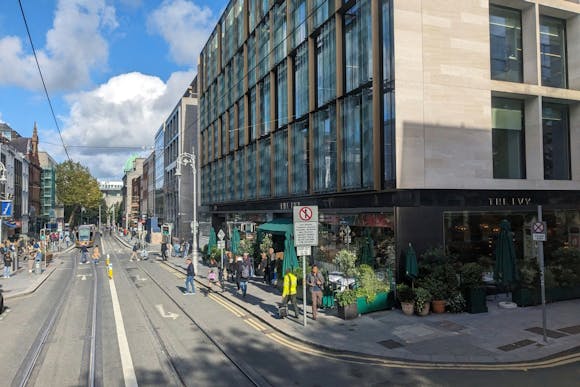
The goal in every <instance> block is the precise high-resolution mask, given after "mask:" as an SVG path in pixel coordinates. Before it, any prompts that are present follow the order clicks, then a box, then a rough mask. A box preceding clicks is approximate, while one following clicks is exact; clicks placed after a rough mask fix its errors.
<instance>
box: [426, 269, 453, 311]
mask: <svg viewBox="0 0 580 387" xmlns="http://www.w3.org/2000/svg"><path fill="white" fill-rule="evenodd" d="M421 286H422V287H423V288H425V289H427V290H428V291H429V293H431V306H432V310H433V313H444V312H445V304H446V301H445V300H446V298H447V286H446V285H445V283H444V282H443V281H440V280H438V279H437V278H435V276H434V275H431V276H428V277H427V278H426V279H425V280H424V281H422V282H421Z"/></svg>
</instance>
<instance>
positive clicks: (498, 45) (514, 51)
mask: <svg viewBox="0 0 580 387" xmlns="http://www.w3.org/2000/svg"><path fill="white" fill-rule="evenodd" d="M489 12H490V15H489V31H490V43H491V79H496V80H500V81H510V82H522V80H523V61H522V21H521V13H520V11H518V10H515V9H510V8H502V7H497V6H493V5H491V6H490V7H489Z"/></svg>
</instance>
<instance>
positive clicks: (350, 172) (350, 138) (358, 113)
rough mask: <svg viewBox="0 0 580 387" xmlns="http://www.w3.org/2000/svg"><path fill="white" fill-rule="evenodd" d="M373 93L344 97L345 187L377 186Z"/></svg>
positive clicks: (343, 163)
mask: <svg viewBox="0 0 580 387" xmlns="http://www.w3.org/2000/svg"><path fill="white" fill-rule="evenodd" d="M372 106H373V105H372V92H371V91H370V90H368V89H365V90H364V91H363V92H362V93H358V94H355V95H351V96H348V97H347V98H345V99H344V103H343V107H344V109H343V111H342V119H343V127H342V155H343V159H342V186H343V187H344V188H346V189H356V188H369V187H372V185H373V118H372V117H373V115H372Z"/></svg>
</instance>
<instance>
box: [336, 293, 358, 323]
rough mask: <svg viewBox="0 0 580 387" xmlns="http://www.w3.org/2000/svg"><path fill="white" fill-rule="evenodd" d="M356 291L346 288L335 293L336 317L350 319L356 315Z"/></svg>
mask: <svg viewBox="0 0 580 387" xmlns="http://www.w3.org/2000/svg"><path fill="white" fill-rule="evenodd" d="M356 299H357V295H356V291H354V290H352V289H347V290H345V291H343V292H340V293H338V294H337V295H336V303H337V304H338V317H340V318H342V319H344V320H352V319H354V318H356V317H357V316H358V308H357V305H356Z"/></svg>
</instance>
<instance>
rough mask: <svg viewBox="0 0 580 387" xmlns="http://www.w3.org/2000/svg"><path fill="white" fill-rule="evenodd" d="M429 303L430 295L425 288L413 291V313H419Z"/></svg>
mask: <svg viewBox="0 0 580 387" xmlns="http://www.w3.org/2000/svg"><path fill="white" fill-rule="evenodd" d="M430 302H431V293H429V291H428V290H427V289H425V288H416V289H415V311H416V312H421V311H422V310H423V308H424V307H425V305H426V304H428V303H430Z"/></svg>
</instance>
